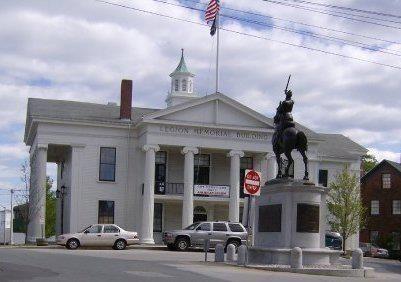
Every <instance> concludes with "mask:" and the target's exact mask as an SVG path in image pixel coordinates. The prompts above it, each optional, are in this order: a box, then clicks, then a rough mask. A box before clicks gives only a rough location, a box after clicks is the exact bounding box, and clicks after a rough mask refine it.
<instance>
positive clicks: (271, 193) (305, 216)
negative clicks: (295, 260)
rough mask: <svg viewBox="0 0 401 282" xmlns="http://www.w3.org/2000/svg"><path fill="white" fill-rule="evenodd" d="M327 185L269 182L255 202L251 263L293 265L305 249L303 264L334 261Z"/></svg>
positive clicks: (288, 181)
mask: <svg viewBox="0 0 401 282" xmlns="http://www.w3.org/2000/svg"><path fill="white" fill-rule="evenodd" d="M327 192H328V190H327V188H325V187H322V186H316V185H315V184H313V183H310V182H305V181H301V180H292V179H278V180H277V179H275V180H271V181H269V182H267V183H266V184H265V186H264V187H262V189H261V195H260V196H259V197H257V199H256V205H255V223H256V224H255V230H254V236H255V247H253V248H250V249H249V252H248V254H249V255H248V256H249V261H248V263H256V264H259V263H261V264H290V261H291V259H290V256H291V249H293V248H296V247H299V248H301V249H302V256H303V258H302V261H303V263H304V264H322V265H329V264H333V263H334V262H335V261H336V260H337V259H338V258H339V255H340V252H338V251H331V250H329V249H326V248H325V233H326V210H327V207H326V196H327Z"/></svg>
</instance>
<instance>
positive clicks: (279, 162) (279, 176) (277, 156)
mask: <svg viewBox="0 0 401 282" xmlns="http://www.w3.org/2000/svg"><path fill="white" fill-rule="evenodd" d="M275 155H276V162H277V176H276V178H281V177H282V176H283V175H282V172H281V156H280V155H281V154H278V153H275Z"/></svg>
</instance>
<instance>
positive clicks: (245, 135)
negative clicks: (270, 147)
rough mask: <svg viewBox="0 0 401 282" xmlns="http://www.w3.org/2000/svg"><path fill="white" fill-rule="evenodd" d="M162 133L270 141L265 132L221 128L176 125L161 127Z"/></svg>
mask: <svg viewBox="0 0 401 282" xmlns="http://www.w3.org/2000/svg"><path fill="white" fill-rule="evenodd" d="M159 130H160V132H163V133H169V134H177V135H189V136H205V137H217V138H219V137H225V138H232V139H247V140H263V141H266V140H268V134H267V133H265V132H254V131H240V130H228V129H219V128H200V127H186V126H176V125H161V126H160V127H159Z"/></svg>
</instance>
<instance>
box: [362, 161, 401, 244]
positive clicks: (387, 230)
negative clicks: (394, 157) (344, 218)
mask: <svg viewBox="0 0 401 282" xmlns="http://www.w3.org/2000/svg"><path fill="white" fill-rule="evenodd" d="M361 196H362V202H363V205H364V206H365V207H366V208H367V213H368V215H367V225H366V228H365V229H363V230H362V231H361V232H360V241H361V242H381V241H383V239H385V238H387V239H388V238H392V239H393V240H394V241H393V242H394V244H393V247H392V249H394V250H399V249H400V240H401V236H400V234H401V164H399V163H395V162H392V161H388V160H383V161H382V162H381V163H379V164H378V165H377V166H375V167H374V168H373V169H372V170H371V171H369V172H368V173H367V174H366V175H364V176H363V177H362V179H361Z"/></svg>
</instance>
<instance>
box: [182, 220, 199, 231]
mask: <svg viewBox="0 0 401 282" xmlns="http://www.w3.org/2000/svg"><path fill="white" fill-rule="evenodd" d="M198 224H199V222H195V223H192V224H191V225H190V226H187V227H185V228H184V230H194V229H195V228H196V226H198Z"/></svg>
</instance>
